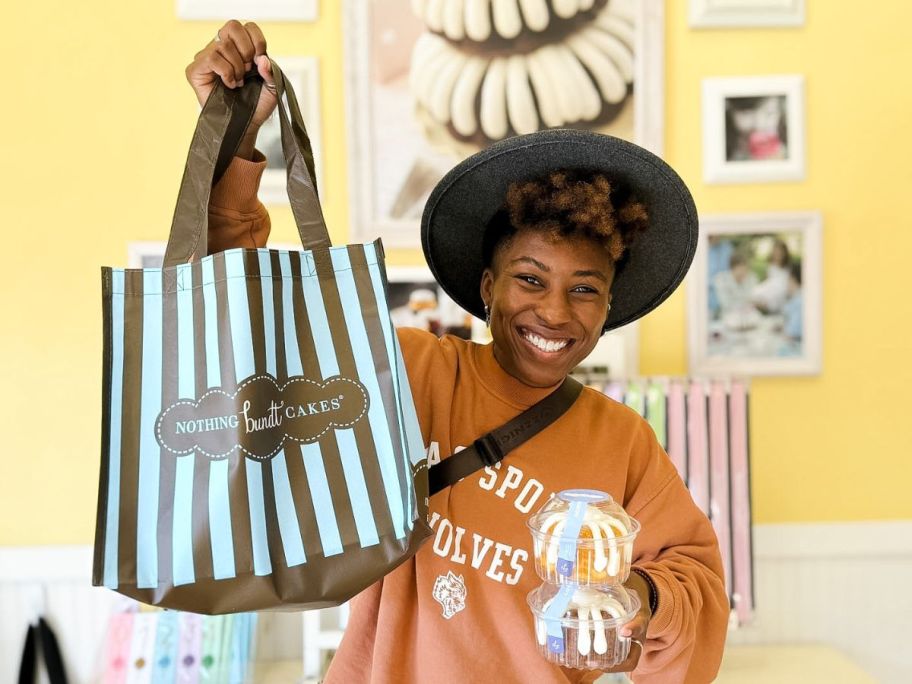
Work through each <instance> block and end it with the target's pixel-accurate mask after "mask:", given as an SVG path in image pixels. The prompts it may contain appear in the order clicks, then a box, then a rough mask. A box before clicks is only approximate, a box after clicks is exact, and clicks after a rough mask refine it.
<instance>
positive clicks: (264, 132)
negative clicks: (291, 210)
mask: <svg viewBox="0 0 912 684" xmlns="http://www.w3.org/2000/svg"><path fill="white" fill-rule="evenodd" d="M274 59H275V63H276V64H278V65H279V66H280V67H281V68H282V72H283V73H284V74H285V76H286V77H287V78H288V80H289V81H290V82H291V87H292V88H294V91H295V94H296V95H297V96H298V105H299V106H300V108H301V116H302V117H303V118H304V126H305V128H306V129H307V135H308V137H309V138H310V144H311V146H312V147H313V153H314V167H315V169H316V172H317V177H316V179H315V181H316V183H317V191H318V192H319V193H320V201H321V202H323V203H324V204H325V203H326V184H325V183H324V182H323V178H324V175H323V126H322V125H321V119H320V67H319V61H318V59H317V58H316V57H275V58H274ZM257 149H259V150H260V151H261V152H262V153H263V154H264V155H266V170H265V171H264V172H263V179H262V181H261V182H260V192H259V197H260V201H261V202H262V203H263V204H266V205H275V204H280V205H283V206H288V193H287V191H286V184H287V178H286V171H285V157H284V155H283V154H282V135H281V131H280V129H279V115H278V113H277V112H273V114H272V116H271V117H270V118H269V120H268V121H267V122H266V123H265V124H263V126H262V127H261V128H260V132H259V135H258V136H257Z"/></svg>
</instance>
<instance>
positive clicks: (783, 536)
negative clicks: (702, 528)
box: [728, 520, 912, 684]
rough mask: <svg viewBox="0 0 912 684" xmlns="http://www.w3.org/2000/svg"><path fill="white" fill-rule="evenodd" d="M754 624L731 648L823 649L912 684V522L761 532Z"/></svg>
mask: <svg viewBox="0 0 912 684" xmlns="http://www.w3.org/2000/svg"><path fill="white" fill-rule="evenodd" d="M754 562H755V568H756V573H755V593H756V598H757V610H756V614H755V618H754V621H753V624H751V625H747V626H743V627H741V628H740V629H738V630H735V631H733V632H732V633H731V634H730V635H729V640H728V643H729V644H796V643H822V644H828V645H830V646H833V647H834V648H836V649H838V650H839V651H841V652H843V653H845V654H846V655H847V656H848V657H849V658H851V659H852V660H853V661H854V662H856V663H857V664H858V665H860V666H861V667H862V668H863V669H864V670H866V671H867V672H868V673H870V674H871V675H873V676H874V677H875V678H876V679H877V680H878V681H880V682H885V683H888V684H893V683H895V684H907V683H908V682H912V644H910V641H909V638H910V636H912V591H910V588H912V520H900V521H890V522H886V521H875V522H853V523H814V524H783V525H757V526H755V527H754Z"/></svg>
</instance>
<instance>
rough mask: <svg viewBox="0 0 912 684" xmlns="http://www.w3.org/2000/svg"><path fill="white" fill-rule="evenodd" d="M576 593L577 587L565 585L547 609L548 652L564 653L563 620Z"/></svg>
mask: <svg viewBox="0 0 912 684" xmlns="http://www.w3.org/2000/svg"><path fill="white" fill-rule="evenodd" d="M575 591H576V585H573V584H565V585H563V586H562V587H561V588H560V589H559V590H558V592H557V593H556V594H555V595H554V598H553V599H551V603H550V604H549V605H548V607H547V608H545V626H546V627H545V629H546V631H547V633H548V651H550V652H551V653H563V652H564V630H563V629H562V628H561V618H563V617H564V613H566V612H567V606H569V605H570V601H571V600H572V599H573V592H575Z"/></svg>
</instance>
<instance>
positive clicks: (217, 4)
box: [177, 0, 319, 21]
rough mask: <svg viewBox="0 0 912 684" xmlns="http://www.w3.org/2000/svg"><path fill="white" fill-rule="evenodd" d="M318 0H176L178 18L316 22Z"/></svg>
mask: <svg viewBox="0 0 912 684" xmlns="http://www.w3.org/2000/svg"><path fill="white" fill-rule="evenodd" d="M318 16H319V6H318V0H256V1H254V0H177V17H178V19H188V20H205V21H208V20H222V19H224V20H228V19H236V18H237V17H244V18H245V19H247V20H249V21H316V20H317V17H318Z"/></svg>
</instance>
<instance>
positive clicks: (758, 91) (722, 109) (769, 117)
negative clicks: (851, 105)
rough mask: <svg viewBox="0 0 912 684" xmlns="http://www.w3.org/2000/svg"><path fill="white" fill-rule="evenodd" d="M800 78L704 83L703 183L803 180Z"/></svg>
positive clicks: (747, 78) (764, 77) (788, 76)
mask: <svg viewBox="0 0 912 684" xmlns="http://www.w3.org/2000/svg"><path fill="white" fill-rule="evenodd" d="M804 130H805V113H804V77H803V76H800V75H786V76H751V77H738V78H707V79H704V81H703V178H704V180H705V181H706V182H707V183H765V182H773V181H798V180H803V179H804V177H805V133H804Z"/></svg>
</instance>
